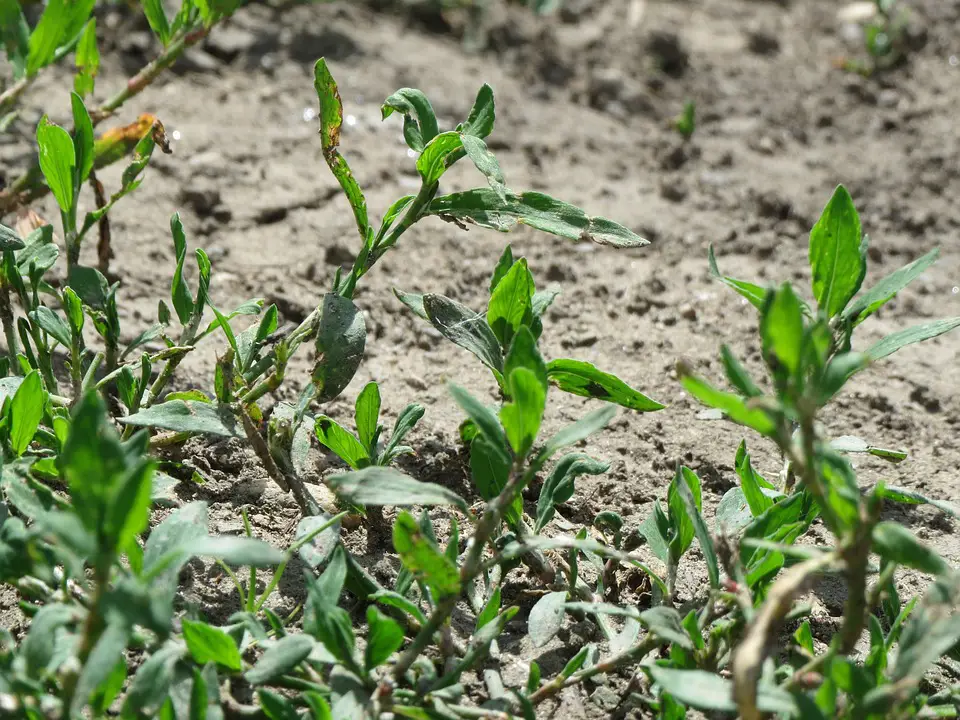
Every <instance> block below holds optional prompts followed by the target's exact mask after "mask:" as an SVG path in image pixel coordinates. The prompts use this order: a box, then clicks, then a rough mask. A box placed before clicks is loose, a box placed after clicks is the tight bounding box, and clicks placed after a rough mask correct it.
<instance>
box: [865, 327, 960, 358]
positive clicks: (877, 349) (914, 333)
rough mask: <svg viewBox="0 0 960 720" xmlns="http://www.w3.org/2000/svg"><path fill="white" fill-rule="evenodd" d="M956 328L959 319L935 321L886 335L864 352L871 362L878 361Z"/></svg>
mask: <svg viewBox="0 0 960 720" xmlns="http://www.w3.org/2000/svg"><path fill="white" fill-rule="evenodd" d="M957 327H960V317H955V318H948V319H944V320H936V321H934V322H931V323H926V324H924V325H917V326H915V327H912V328H907V329H906V330H900V331H898V332H895V333H893V334H891V335H887V336H886V337H885V338H883V340H881V341H880V342H878V343H876V344H875V345H873V346H871V347H870V349H869V350H867V351H866V354H867V355H868V356H869V358H870V359H871V360H880V359H881V358H885V357H886V356H887V355H891V354H893V353H895V352H896V351H897V350H899V349H900V348H902V347H905V346H907V345H912V344H913V343H918V342H923V341H924V340H929V339H931V338H935V337H937V336H938V335H943V334H944V333H946V332H949V331H951V330H953V329H954V328H957Z"/></svg>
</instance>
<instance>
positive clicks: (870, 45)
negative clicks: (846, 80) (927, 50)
mask: <svg viewBox="0 0 960 720" xmlns="http://www.w3.org/2000/svg"><path fill="white" fill-rule="evenodd" d="M874 4H875V8H874V10H873V12H872V13H870V16H869V17H868V18H867V19H866V21H865V22H864V24H863V41H864V50H865V51H866V55H867V58H868V59H867V60H860V59H857V58H852V59H847V60H845V61H844V63H843V65H844V67H845V68H846V69H847V70H850V71H853V72H858V73H861V74H863V75H870V74H872V73H874V72H877V71H879V70H887V69H889V68H892V67H895V66H897V65H899V64H900V63H901V62H903V61H904V59H905V58H906V57H907V55H908V53H909V51H910V37H909V27H910V15H909V12H908V11H907V9H906V8H905V7H903V6H902V5H901V4H900V2H899V0H874Z"/></svg>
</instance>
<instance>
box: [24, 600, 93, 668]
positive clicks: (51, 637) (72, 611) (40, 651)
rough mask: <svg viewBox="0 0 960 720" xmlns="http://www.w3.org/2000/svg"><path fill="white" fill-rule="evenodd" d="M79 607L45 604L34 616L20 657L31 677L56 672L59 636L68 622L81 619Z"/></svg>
mask: <svg viewBox="0 0 960 720" xmlns="http://www.w3.org/2000/svg"><path fill="white" fill-rule="evenodd" d="M79 619H80V618H79V613H78V611H77V608H74V607H71V606H70V605H64V604H62V603H52V604H50V605H44V606H43V607H42V608H40V611H39V612H38V613H37V614H36V615H34V616H33V618H32V620H31V622H30V630H29V632H28V633H27V636H26V637H25V638H24V639H23V642H22V644H21V645H20V657H21V658H22V661H23V662H24V663H25V665H26V673H27V675H28V676H29V677H39V676H41V675H42V674H45V673H46V672H56V671H57V669H58V667H57V666H58V665H59V664H60V663H59V662H57V663H56V664H55V665H54V661H56V660H57V652H56V647H57V642H56V641H57V636H58V635H59V634H60V632H61V629H62V628H63V627H64V625H67V624H68V623H73V622H75V621H77V620H79Z"/></svg>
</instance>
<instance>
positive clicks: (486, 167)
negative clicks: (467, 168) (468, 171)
mask: <svg viewBox="0 0 960 720" xmlns="http://www.w3.org/2000/svg"><path fill="white" fill-rule="evenodd" d="M460 139H461V142H462V144H463V149H464V150H465V151H466V153H467V157H469V158H470V159H471V160H472V161H473V164H474V166H475V167H476V168H477V170H479V171H480V172H481V173H482V174H483V176H484V177H485V178H487V183H488V184H489V185H490V189H491V190H493V192H495V193H496V194H497V198H498V199H499V200H500V202H502V203H506V202H507V185H506V182H507V181H506V179H505V178H504V177H503V170H501V169H500V163H499V162H497V158H496V156H495V155H494V154H493V153H492V152H490V150H489V148H487V144H486V143H485V142H484V141H483V140H481V139H480V138H478V137H476V136H475V135H470V134H468V133H464V134H463V135H461V136H460Z"/></svg>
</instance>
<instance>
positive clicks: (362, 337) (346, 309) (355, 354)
mask: <svg viewBox="0 0 960 720" xmlns="http://www.w3.org/2000/svg"><path fill="white" fill-rule="evenodd" d="M366 343H367V326H366V324H365V323H364V320H363V313H362V312H360V310H359V309H358V308H357V306H356V305H354V304H353V301H352V300H350V299H349V298H345V297H342V296H341V295H337V294H336V293H327V294H326V295H324V297H323V306H322V311H321V315H320V326H319V328H318V330H317V339H316V343H315V345H316V351H317V362H316V364H315V365H314V367H313V374H312V380H313V384H314V387H316V389H317V397H316V399H317V401H319V402H328V401H330V400H333V399H334V398H335V397H337V396H338V395H339V394H340V393H341V392H343V390H344V388H346V387H347V385H349V384H350V381H351V380H352V379H353V376H354V375H356V373H357V368H359V367H360V362H361V361H362V360H363V350H364V347H365V346H366Z"/></svg>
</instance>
